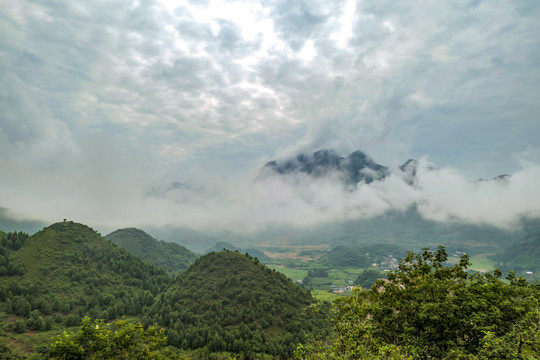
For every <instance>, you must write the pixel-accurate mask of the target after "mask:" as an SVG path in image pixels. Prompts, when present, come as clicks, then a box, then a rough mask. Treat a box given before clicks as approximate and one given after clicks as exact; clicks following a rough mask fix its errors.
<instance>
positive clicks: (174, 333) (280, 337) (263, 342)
mask: <svg viewBox="0 0 540 360" xmlns="http://www.w3.org/2000/svg"><path fill="white" fill-rule="evenodd" d="M312 304H314V300H313V298H312V297H311V295H310V293H309V292H307V291H305V290H304V289H302V288H300V287H299V286H297V285H295V284H294V283H292V282H291V280H289V279H288V278H286V277H285V276H284V275H282V274H280V273H278V272H276V271H274V270H271V269H269V268H267V267H266V266H264V265H263V264H261V263H260V262H259V261H258V260H257V259H255V258H252V257H250V256H246V255H242V254H240V253H238V252H231V251H223V252H219V253H210V254H207V255H205V256H203V257H201V258H199V259H198V260H197V261H196V262H195V263H194V264H193V265H192V266H191V267H190V268H189V269H188V270H186V271H185V272H184V273H182V276H181V277H180V278H178V280H177V283H176V284H174V285H173V286H171V287H170V288H169V289H167V291H166V292H164V293H163V294H161V295H160V296H158V298H157V299H156V302H155V304H154V307H153V308H152V311H151V312H150V315H151V316H152V318H153V319H157V320H158V321H159V323H161V324H163V325H165V326H167V327H168V328H169V330H168V334H167V335H168V340H169V343H170V344H171V345H174V346H179V347H182V348H185V349H197V348H204V349H205V350H207V351H209V352H221V351H226V352H232V353H235V354H239V355H238V356H240V357H248V358H251V357H253V356H255V354H270V355H272V356H280V357H281V358H290V356H292V351H293V349H294V348H295V346H296V345H297V344H298V342H300V341H305V340H306V339H307V337H306V336H307V335H308V334H319V335H324V334H326V332H327V331H328V325H327V322H326V320H325V319H324V318H323V316H322V315H321V314H320V313H319V312H318V311H315V310H313V309H312V310H311V311H309V309H308V307H309V306H310V305H312Z"/></svg>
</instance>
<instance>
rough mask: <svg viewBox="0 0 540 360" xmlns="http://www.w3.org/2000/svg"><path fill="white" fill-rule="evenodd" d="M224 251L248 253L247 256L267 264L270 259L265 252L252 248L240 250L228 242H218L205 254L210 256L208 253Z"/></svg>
mask: <svg viewBox="0 0 540 360" xmlns="http://www.w3.org/2000/svg"><path fill="white" fill-rule="evenodd" d="M223 250H229V251H237V252H239V253H242V254H244V253H246V254H248V255H250V256H252V257H255V258H257V259H259V261H260V262H262V263H265V262H266V261H267V260H268V259H269V258H268V257H267V256H266V255H265V254H264V252H262V251H260V250H257V249H252V248H247V249H242V248H238V247H236V246H234V245H233V244H231V243H229V242H226V241H220V242H217V243H216V244H215V245H214V246H212V247H211V248H210V249H207V250H206V251H205V254H208V253H211V252H219V251H223Z"/></svg>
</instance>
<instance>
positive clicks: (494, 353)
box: [307, 247, 540, 359]
mask: <svg viewBox="0 0 540 360" xmlns="http://www.w3.org/2000/svg"><path fill="white" fill-rule="evenodd" d="M446 260H447V254H446V251H445V250H444V248H443V247H439V249H438V250H437V251H433V252H432V251H429V249H424V250H423V252H422V253H416V254H415V253H409V254H408V255H407V256H406V257H405V258H404V259H401V260H400V261H399V268H398V270H396V271H390V272H388V274H387V276H388V280H378V281H376V282H375V284H374V285H373V286H372V287H371V289H369V290H363V289H356V290H355V292H354V294H353V295H352V296H349V297H344V298H341V299H338V300H336V302H335V304H334V321H335V331H336V335H337V339H336V342H335V343H334V345H333V346H332V347H329V348H326V349H322V350H319V351H317V350H315V351H313V352H312V353H309V352H308V354H310V355H307V358H339V359H386V358H392V359H394V358H396V359H400V358H401V359H429V358H432V359H433V358H435V359H457V358H463V359H529V358H530V359H536V358H538V356H539V355H540V322H539V313H540V312H539V309H540V307H539V299H540V296H539V290H538V287H537V286H536V285H534V284H531V283H528V282H527V281H525V280H524V279H523V278H517V277H515V276H514V275H513V273H510V274H509V275H508V277H507V278H506V279H503V278H502V274H501V272H500V271H498V270H496V271H494V272H493V273H486V274H478V273H470V272H468V271H467V267H468V266H469V265H470V263H469V258H468V256H467V255H463V256H462V257H461V260H460V261H459V263H458V264H455V265H453V266H446V264H445V262H446Z"/></svg>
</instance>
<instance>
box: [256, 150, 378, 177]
mask: <svg viewBox="0 0 540 360" xmlns="http://www.w3.org/2000/svg"><path fill="white" fill-rule="evenodd" d="M295 173H303V174H307V175H309V176H312V177H315V178H319V177H323V176H326V175H328V174H330V173H338V174H339V175H340V177H341V178H343V179H344V182H345V183H346V184H347V185H356V184H357V183H359V182H362V181H363V182H365V183H371V182H373V181H375V180H379V179H382V178H384V177H386V176H387V175H388V170H387V168H386V167H384V166H382V165H379V164H377V163H375V162H374V161H373V160H372V159H371V158H370V157H369V156H367V155H366V154H365V153H364V152H362V151H359V150H358V151H355V152H353V153H351V154H350V155H348V156H347V157H346V158H344V157H343V156H341V155H339V154H338V153H337V152H335V151H334V150H328V149H321V150H318V151H315V152H314V153H313V154H311V155H306V154H303V153H302V154H299V155H297V156H296V157H294V158H291V159H287V160H284V161H281V162H278V161H275V160H274V161H270V162H268V163H267V164H266V165H265V166H264V167H263V168H262V169H261V172H260V173H259V175H258V176H257V179H256V180H261V179H265V178H267V177H270V176H272V175H276V174H279V175H290V174H295Z"/></svg>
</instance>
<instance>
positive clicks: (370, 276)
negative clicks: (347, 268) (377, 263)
mask: <svg viewBox="0 0 540 360" xmlns="http://www.w3.org/2000/svg"><path fill="white" fill-rule="evenodd" d="M385 277H386V274H384V273H382V272H380V271H378V270H375V269H366V270H364V271H362V272H361V273H360V274H358V277H357V278H356V281H355V282H354V285H358V286H360V287H362V288H364V289H369V288H370V287H371V286H372V285H373V284H374V283H375V281H376V280H378V279H383V278H385Z"/></svg>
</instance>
